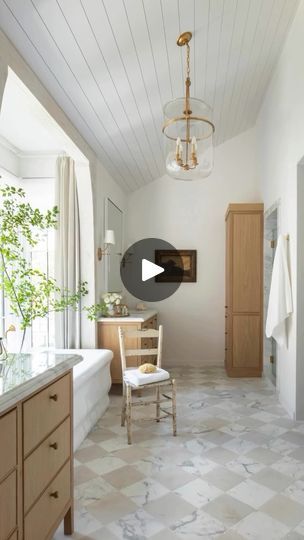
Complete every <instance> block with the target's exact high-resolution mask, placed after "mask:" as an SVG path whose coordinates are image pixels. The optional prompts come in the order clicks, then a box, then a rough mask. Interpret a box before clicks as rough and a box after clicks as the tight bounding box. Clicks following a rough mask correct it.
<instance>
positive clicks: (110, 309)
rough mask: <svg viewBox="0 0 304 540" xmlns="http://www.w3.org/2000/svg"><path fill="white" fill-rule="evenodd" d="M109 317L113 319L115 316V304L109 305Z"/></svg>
mask: <svg viewBox="0 0 304 540" xmlns="http://www.w3.org/2000/svg"><path fill="white" fill-rule="evenodd" d="M108 315H109V317H113V315H114V305H113V304H109V305H108Z"/></svg>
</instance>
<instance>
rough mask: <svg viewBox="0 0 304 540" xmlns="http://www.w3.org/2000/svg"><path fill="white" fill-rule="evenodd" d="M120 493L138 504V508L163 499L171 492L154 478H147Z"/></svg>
mask: <svg viewBox="0 0 304 540" xmlns="http://www.w3.org/2000/svg"><path fill="white" fill-rule="evenodd" d="M120 491H121V493H123V494H124V495H126V496H127V497H129V498H130V499H131V500H132V501H134V502H135V503H136V504H138V506H145V505H147V504H148V503H149V502H151V501H154V500H155V499H159V497H162V496H163V495H165V494H166V493H168V492H169V490H168V489H167V488H165V487H164V486H163V485H162V484H160V483H159V482H156V481H155V480H153V479H152V478H145V479H144V480H141V481H140V482H136V483H135V484H131V485H129V486H127V487H125V488H123V489H121V490H120Z"/></svg>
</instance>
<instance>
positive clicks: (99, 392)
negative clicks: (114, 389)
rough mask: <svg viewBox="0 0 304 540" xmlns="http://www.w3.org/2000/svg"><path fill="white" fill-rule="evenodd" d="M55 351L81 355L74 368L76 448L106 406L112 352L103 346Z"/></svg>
mask: <svg viewBox="0 0 304 540" xmlns="http://www.w3.org/2000/svg"><path fill="white" fill-rule="evenodd" d="M55 352H58V353H63V354H64V353H75V354H79V355H80V356H82V357H83V361H82V362H80V363H79V364H77V365H76V366H75V367H74V369H73V378H74V422H73V424H74V451H75V450H77V448H79V446H80V444H81V443H82V441H83V440H84V439H85V438H86V436H87V434H88V433H89V432H90V431H91V429H92V427H93V426H94V425H95V424H96V422H97V420H98V419H99V418H100V417H101V416H102V415H103V414H104V412H105V411H106V409H107V408H108V405H109V390H110V387H111V375H110V364H111V360H112V358H113V353H112V351H108V350H106V349H56V350H55Z"/></svg>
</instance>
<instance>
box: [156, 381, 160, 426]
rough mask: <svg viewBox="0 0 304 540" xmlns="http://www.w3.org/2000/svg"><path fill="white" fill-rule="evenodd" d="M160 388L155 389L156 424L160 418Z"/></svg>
mask: <svg viewBox="0 0 304 540" xmlns="http://www.w3.org/2000/svg"><path fill="white" fill-rule="evenodd" d="M159 401H160V388H159V386H157V387H156V422H159V421H160V420H159V417H160V403H159Z"/></svg>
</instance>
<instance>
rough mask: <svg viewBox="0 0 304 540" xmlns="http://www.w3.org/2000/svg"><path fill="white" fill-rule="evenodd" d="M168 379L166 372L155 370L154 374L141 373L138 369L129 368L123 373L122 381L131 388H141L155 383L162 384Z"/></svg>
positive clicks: (160, 369)
mask: <svg viewBox="0 0 304 540" xmlns="http://www.w3.org/2000/svg"><path fill="white" fill-rule="evenodd" d="M167 379H170V374H169V373H168V371H166V370H165V369H162V368H157V369H156V371H155V372H154V373H142V372H141V371H139V369H138V368H130V369H127V370H126V371H125V372H124V381H125V383H129V384H131V385H133V386H143V385H145V384H151V383H156V382H162V381H166V380H167Z"/></svg>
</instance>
